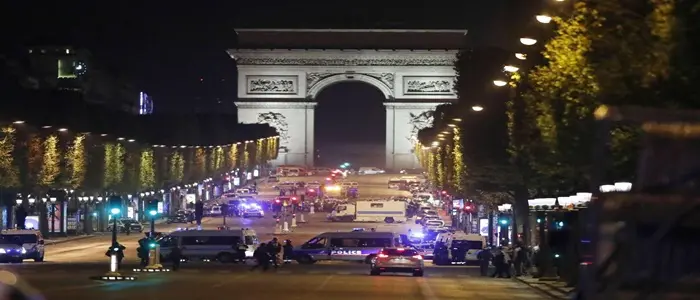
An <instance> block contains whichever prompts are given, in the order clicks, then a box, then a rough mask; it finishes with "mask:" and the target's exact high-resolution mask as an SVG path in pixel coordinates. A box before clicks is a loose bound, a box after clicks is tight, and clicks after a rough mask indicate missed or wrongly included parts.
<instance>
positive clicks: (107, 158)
mask: <svg viewBox="0 0 700 300" xmlns="http://www.w3.org/2000/svg"><path fill="white" fill-rule="evenodd" d="M104 148H105V155H104V166H105V169H104V172H105V175H104V188H106V189H114V188H117V187H118V186H120V185H121V183H122V181H123V180H124V159H125V154H126V150H125V149H124V146H123V145H121V144H119V143H110V142H107V143H105V146H104Z"/></svg>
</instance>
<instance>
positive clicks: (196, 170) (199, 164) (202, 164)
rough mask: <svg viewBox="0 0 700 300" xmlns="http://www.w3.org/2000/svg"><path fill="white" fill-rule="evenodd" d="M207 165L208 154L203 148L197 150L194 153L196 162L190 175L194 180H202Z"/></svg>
mask: <svg viewBox="0 0 700 300" xmlns="http://www.w3.org/2000/svg"><path fill="white" fill-rule="evenodd" d="M206 164H207V153H206V150H204V149H202V148H197V149H196V150H195V151H194V162H193V164H192V172H191V174H190V176H191V178H192V180H202V179H204V176H205V169H206Z"/></svg>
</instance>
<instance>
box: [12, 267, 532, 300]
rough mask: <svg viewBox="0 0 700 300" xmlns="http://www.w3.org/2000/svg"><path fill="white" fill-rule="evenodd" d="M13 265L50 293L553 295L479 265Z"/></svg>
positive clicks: (308, 299)
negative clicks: (133, 276)
mask: <svg viewBox="0 0 700 300" xmlns="http://www.w3.org/2000/svg"><path fill="white" fill-rule="evenodd" d="M102 267H106V266H102ZM12 271H13V272H14V273H15V274H18V277H19V278H21V279H22V280H24V281H26V282H28V283H29V284H30V285H31V286H33V287H34V288H36V289H37V290H39V291H41V293H43V294H44V296H45V297H46V299H75V300H81V299H104V300H110V299H114V300H116V299H129V300H131V299H206V298H212V299H215V298H221V296H222V295H231V296H230V297H236V296H235V295H245V298H249V299H275V298H282V299H285V300H287V299H289V300H296V299H299V300H301V299H304V300H315V299H319V300H320V299H324V300H325V299H334V300H335V299H338V300H343V299H348V300H350V299H352V300H356V299H366V300H372V299H382V300H392V299H401V300H407V299H424V300H438V299H479V300H488V299H508V300H513V299H546V297H545V296H543V295H541V294H538V293H536V291H534V290H532V289H531V288H529V287H527V286H525V285H524V284H522V283H518V282H516V281H514V280H511V279H493V278H483V277H479V276H477V275H478V274H477V272H478V270H477V269H475V268H469V267H466V268H465V267H456V268H452V267H428V268H427V270H426V274H425V277H422V278H421V277H411V276H410V275H404V274H386V275H381V276H369V273H368V271H369V270H368V267H367V266H366V265H362V264H343V265H326V264H317V265H312V266H306V265H304V266H302V265H285V266H282V267H281V268H280V269H279V270H276V271H275V270H269V271H267V272H261V271H252V272H251V271H249V270H248V266H243V265H227V266H223V265H220V264H212V265H210V266H203V265H199V266H197V268H194V267H193V266H189V265H183V268H182V269H181V270H180V271H177V272H169V273H162V274H139V275H138V279H137V280H136V281H133V282H98V281H93V280H90V279H89V277H90V276H96V275H102V272H104V271H103V270H102V269H101V268H100V266H98V265H95V264H92V265H73V266H72V268H71V266H69V265H64V266H62V267H59V266H55V265H54V266H52V265H49V264H46V265H29V264H27V265H21V266H19V265H18V266H13V267H12ZM125 274H126V272H125ZM6 276H7V275H6ZM272 297H275V298H272Z"/></svg>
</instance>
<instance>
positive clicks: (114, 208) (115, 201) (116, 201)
mask: <svg viewBox="0 0 700 300" xmlns="http://www.w3.org/2000/svg"><path fill="white" fill-rule="evenodd" d="M107 203H108V205H109V212H110V213H111V214H112V215H118V214H119V213H121V212H122V198H121V197H119V196H109V200H108V202H107Z"/></svg>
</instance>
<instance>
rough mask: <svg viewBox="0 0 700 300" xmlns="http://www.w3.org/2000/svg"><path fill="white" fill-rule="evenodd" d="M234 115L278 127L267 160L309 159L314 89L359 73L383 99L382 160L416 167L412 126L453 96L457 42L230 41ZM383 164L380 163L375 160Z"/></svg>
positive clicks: (297, 162)
mask: <svg viewBox="0 0 700 300" xmlns="http://www.w3.org/2000/svg"><path fill="white" fill-rule="evenodd" d="M228 52H229V55H230V56H231V57H232V58H233V59H235V60H236V62H237V66H238V101H236V106H237V107H238V120H239V122H241V123H269V124H270V125H271V126H274V127H276V128H277V129H278V131H279V132H280V147H281V151H280V156H279V157H278V159H277V160H276V161H274V162H273V164H276V165H283V164H294V165H307V166H312V165H313V161H314V159H313V154H314V136H313V134H314V125H315V121H314V109H315V106H316V96H317V95H318V94H319V93H320V92H321V91H322V90H323V89H324V88H326V87H328V86H330V85H333V84H335V83H339V82H346V81H362V82H366V83H368V84H370V85H372V86H374V87H376V88H377V89H379V90H380V91H381V92H382V94H383V95H384V97H385V98H386V101H385V102H384V106H385V107H386V114H387V117H386V120H387V122H386V123H387V126H386V166H385V167H386V168H387V169H396V170H398V169H402V168H415V167H418V162H417V161H416V158H415V155H413V153H412V151H413V149H414V147H413V146H414V142H415V141H414V139H415V134H416V133H417V132H418V130H420V129H422V128H424V127H427V126H429V125H430V123H432V114H433V112H434V110H435V107H436V106H438V105H440V104H443V103H448V102H451V101H454V100H455V99H456V98H457V96H456V94H455V92H454V90H453V84H454V80H455V71H454V61H455V59H456V53H457V51H455V50H369V49H363V50H323V49H305V50H294V49H292V50H289V49H272V50H270V49H266V50H262V49H235V50H229V51H228ZM380 167H381V166H380Z"/></svg>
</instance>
